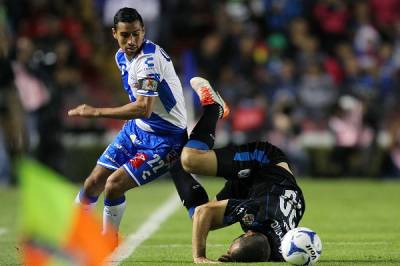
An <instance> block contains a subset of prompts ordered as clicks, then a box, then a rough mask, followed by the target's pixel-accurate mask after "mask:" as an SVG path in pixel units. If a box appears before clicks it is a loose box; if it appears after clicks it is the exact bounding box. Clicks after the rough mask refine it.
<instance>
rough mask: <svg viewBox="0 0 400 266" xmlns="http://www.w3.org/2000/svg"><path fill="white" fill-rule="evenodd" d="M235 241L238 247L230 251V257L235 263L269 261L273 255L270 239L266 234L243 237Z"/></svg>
mask: <svg viewBox="0 0 400 266" xmlns="http://www.w3.org/2000/svg"><path fill="white" fill-rule="evenodd" d="M234 241H236V242H237V247H236V248H233V249H231V250H230V257H231V259H232V260H233V261H236V262H261V261H268V259H269V257H270V255H271V247H270V245H269V242H268V238H267V237H266V236H265V235H264V234H261V233H254V234H253V235H241V236H240V237H239V238H237V239H236V240H234Z"/></svg>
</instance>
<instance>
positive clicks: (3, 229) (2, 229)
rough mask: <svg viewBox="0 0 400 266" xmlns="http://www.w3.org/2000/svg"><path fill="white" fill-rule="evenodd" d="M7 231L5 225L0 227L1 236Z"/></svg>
mask: <svg viewBox="0 0 400 266" xmlns="http://www.w3.org/2000/svg"><path fill="white" fill-rule="evenodd" d="M7 232H8V229H7V228H5V227H0V236H1V235H5V234H7Z"/></svg>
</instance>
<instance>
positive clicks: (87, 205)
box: [75, 191, 97, 212]
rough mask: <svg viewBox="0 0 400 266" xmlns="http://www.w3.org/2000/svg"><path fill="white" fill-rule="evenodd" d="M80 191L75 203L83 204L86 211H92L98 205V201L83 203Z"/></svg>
mask: <svg viewBox="0 0 400 266" xmlns="http://www.w3.org/2000/svg"><path fill="white" fill-rule="evenodd" d="M80 193H81V192H80V191H79V192H78V195H76V197H75V204H77V205H81V206H82V208H83V210H84V211H85V212H91V211H93V209H94V208H95V207H96V205H97V201H95V202H92V203H90V204H83V203H82V202H81V198H80V196H79V195H80Z"/></svg>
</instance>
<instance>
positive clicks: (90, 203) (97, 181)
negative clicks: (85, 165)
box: [75, 165, 113, 210]
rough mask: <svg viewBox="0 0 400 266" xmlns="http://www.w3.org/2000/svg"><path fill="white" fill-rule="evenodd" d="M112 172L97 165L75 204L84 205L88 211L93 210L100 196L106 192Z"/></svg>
mask: <svg viewBox="0 0 400 266" xmlns="http://www.w3.org/2000/svg"><path fill="white" fill-rule="evenodd" d="M112 172H113V171H112V170H109V169H107V168H105V167H103V166H101V165H96V166H95V167H94V168H93V170H92V172H91V173H90V175H89V176H88V177H87V178H86V180H85V182H84V185H83V187H82V189H81V191H79V193H78V195H77V196H76V198H75V202H76V203H78V204H82V206H84V207H85V208H86V209H87V210H90V209H92V208H93V207H94V206H95V205H96V203H97V199H98V197H99V195H100V194H101V192H103V190H104V187H105V184H106V181H107V178H108V177H109V176H110V175H111V174H112Z"/></svg>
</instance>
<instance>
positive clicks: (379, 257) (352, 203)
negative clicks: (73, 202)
mask: <svg viewBox="0 0 400 266" xmlns="http://www.w3.org/2000/svg"><path fill="white" fill-rule="evenodd" d="M202 181H203V184H204V185H205V187H206V188H207V190H208V191H209V195H210V198H211V197H213V196H214V195H215V193H216V192H217V191H218V190H219V188H221V187H222V184H223V181H222V180H221V179H203V180H202ZM299 183H300V185H301V187H302V188H303V191H304V195H305V199H306V213H305V215H304V217H303V220H302V222H301V223H300V226H306V227H310V228H312V229H313V230H315V231H316V232H317V233H318V234H319V236H320V237H321V239H322V243H323V251H322V257H321V260H320V261H319V263H318V264H317V265H400V207H399V203H400V182H396V181H371V180H367V181H366V180H310V179H300V180H299ZM77 190H78V188H77ZM173 192H174V187H173V185H172V182H166V181H159V182H155V183H153V184H149V185H146V186H143V187H141V188H139V189H135V190H134V191H131V192H129V193H128V194H127V196H128V207H127V210H126V213H125V216H124V218H123V221H122V224H121V231H122V233H123V234H124V235H128V234H130V233H133V232H134V231H135V230H136V229H137V228H138V227H139V226H140V225H141V224H142V223H143V222H144V221H145V220H146V219H147V218H148V216H149V215H151V213H152V211H154V210H155V209H156V208H157V207H158V206H160V205H161V204H162V203H164V201H165V200H166V199H167V198H168V197H169V196H170V195H171V193H173ZM18 201H19V199H18V190H17V189H15V188H14V189H13V188H11V189H10V188H1V187H0V202H1V213H2V214H3V215H1V216H0V265H18V264H20V262H19V258H18V256H19V252H18V249H17V248H18V244H17V235H18V233H17V229H16V226H15V224H16V222H15V221H16V217H17V211H18V208H16V206H18ZM100 203H101V202H100ZM98 205H99V206H98V207H99V208H98V210H99V212H100V211H101V205H102V204H98ZM4 230H6V231H4ZM2 231H3V233H2ZM240 234H241V230H240V227H239V226H238V225H234V226H230V227H227V228H225V229H222V230H218V231H214V232H211V233H210V235H209V239H208V248H207V255H208V256H209V257H210V258H213V259H216V258H218V256H219V255H221V254H222V253H224V252H225V251H226V249H227V247H228V246H229V244H230V242H231V241H232V239H233V238H235V237H236V236H238V235H240ZM268 264H269V265H288V264H286V263H259V264H258V265H268ZM121 265H193V264H192V258H191V221H190V220H189V219H188V215H187V212H186V210H185V209H184V208H183V207H181V208H179V210H178V211H177V212H175V213H174V214H173V215H172V216H170V217H169V219H168V220H167V221H166V222H165V223H164V224H162V225H161V227H160V230H159V231H157V232H156V233H155V234H153V235H152V236H151V237H150V238H149V239H148V240H146V241H145V242H143V243H142V245H141V246H139V247H138V248H137V249H136V250H135V252H134V253H133V254H132V255H131V256H130V257H129V258H128V259H127V260H125V261H124V262H122V264H121ZM224 265H229V264H224ZM232 265H233V264H232ZM235 265H238V264H235ZM243 265H246V264H243Z"/></svg>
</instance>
